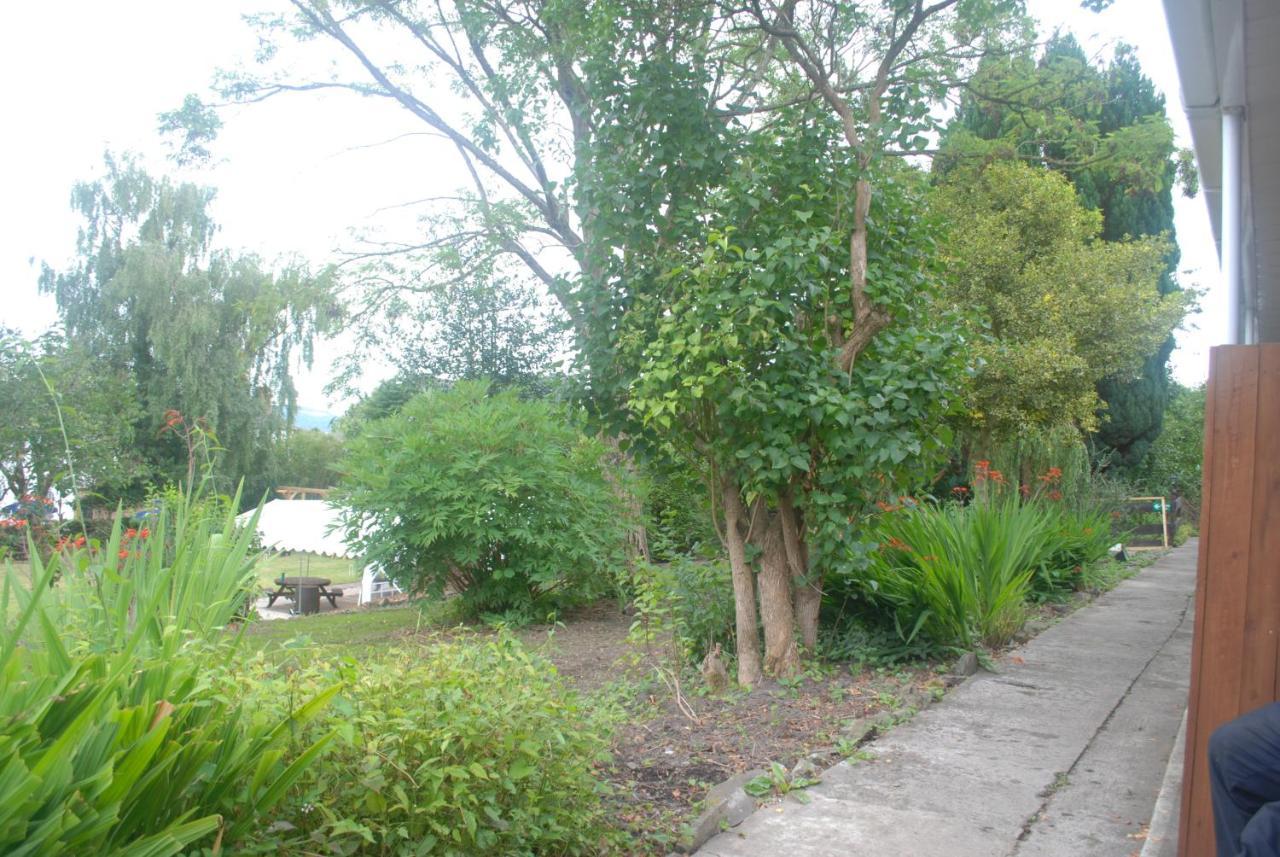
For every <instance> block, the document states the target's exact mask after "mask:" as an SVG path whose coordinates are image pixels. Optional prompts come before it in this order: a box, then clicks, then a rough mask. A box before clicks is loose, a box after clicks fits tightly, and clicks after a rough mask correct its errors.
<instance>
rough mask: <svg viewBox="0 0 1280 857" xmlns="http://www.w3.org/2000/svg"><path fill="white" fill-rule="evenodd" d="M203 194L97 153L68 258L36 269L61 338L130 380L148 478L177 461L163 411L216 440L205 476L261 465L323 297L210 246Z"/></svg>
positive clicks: (293, 278) (167, 474)
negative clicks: (98, 163)
mask: <svg viewBox="0 0 1280 857" xmlns="http://www.w3.org/2000/svg"><path fill="white" fill-rule="evenodd" d="M212 197H213V192H212V191H211V190H209V189H207V188H200V187H197V186H195V185H192V184H174V183H173V182H171V181H169V180H167V179H155V178H152V177H151V176H149V175H147V174H146V173H145V172H144V171H143V170H142V168H141V167H139V166H138V164H137V163H136V162H134V161H133V160H132V159H130V158H123V159H117V158H114V157H111V156H108V157H107V159H106V175H105V176H104V177H103V178H102V179H99V180H98V181H94V182H88V183H83V184H78V185H76V187H75V191H74V193H73V196H72V202H73V205H74V207H75V209H76V211H77V212H78V213H79V214H80V215H81V217H82V218H83V225H82V227H81V229H80V235H79V239H78V242H77V249H78V259H77V261H76V262H75V264H74V265H73V266H72V267H71V268H69V269H67V270H65V271H61V272H57V271H54V270H52V269H51V268H48V267H47V266H46V268H45V270H44V272H43V274H42V276H41V288H42V289H43V290H44V291H45V292H47V293H50V294H52V295H53V296H54V297H55V299H56V300H57V305H58V312H59V315H60V316H61V319H62V324H63V326H64V327H65V329H66V335H67V339H68V341H69V342H70V344H71V345H72V346H73V347H74V348H75V349H78V350H79V351H81V352H83V353H86V354H91V355H93V357H94V359H95V360H96V361H97V363H98V365H99V366H100V367H101V368H102V370H103V371H105V372H109V373H113V374H115V375H119V376H122V377H127V378H129V379H130V383H131V385H132V387H133V388H134V389H135V390H136V391H137V399H138V404H139V413H138V416H137V418H136V420H135V421H134V424H133V439H134V445H135V448H136V449H137V450H138V452H139V453H140V455H141V456H142V458H143V460H144V461H145V462H146V463H147V465H148V466H149V468H150V469H151V475H152V476H153V478H156V479H160V480H177V479H179V478H184V477H185V474H186V473H187V471H188V462H187V454H186V449H185V446H184V445H183V444H182V443H181V442H180V441H179V440H178V439H177V438H176V437H175V436H174V433H173V432H169V431H166V430H165V429H166V426H167V425H168V424H169V421H170V420H171V419H172V415H171V414H170V412H177V413H179V414H181V415H182V416H183V417H184V418H186V419H187V420H188V421H189V422H190V423H191V424H193V425H194V424H196V422H197V421H198V422H199V423H200V424H201V425H203V426H205V427H206V428H207V430H208V431H209V432H210V433H211V434H212V436H213V438H215V439H216V446H217V447H218V448H219V449H220V454H219V456H218V462H219V465H218V475H220V476H222V477H225V480H226V481H225V485H224V487H226V488H233V487H234V485H235V484H236V482H238V481H239V480H240V479H242V478H245V477H260V476H261V475H262V474H265V473H267V472H268V470H269V467H268V464H269V455H270V450H271V448H272V443H273V441H274V440H275V439H276V438H277V437H278V436H279V434H280V433H281V432H282V431H283V430H284V429H285V427H287V426H288V425H290V424H291V422H292V420H293V417H294V414H295V411H296V404H297V394H296V390H295V389H294V385H293V379H292V376H291V366H292V363H293V362H294V361H295V360H302V361H304V362H309V361H310V358H311V342H312V338H313V336H315V335H316V333H317V332H318V331H320V330H322V329H323V328H324V326H325V325H326V324H327V323H328V322H329V320H330V319H329V315H328V309H329V303H328V297H327V296H328V291H327V286H326V283H325V281H324V279H323V278H315V277H312V276H310V275H309V274H308V273H307V271H306V270H305V269H302V268H291V269H287V270H285V271H283V272H281V273H279V274H272V273H269V272H267V271H265V270H264V269H263V267H262V264H261V262H260V261H259V260H258V259H256V258H254V257H252V256H235V255H232V254H231V253H229V252H227V251H223V250H216V249H214V246H213V239H214V233H215V226H214V223H213V221H212V220H211V219H210V216H209V211H208V207H209V203H210V202H211V200H212ZM258 481H259V482H261V480H260V479H259V480H258ZM260 487H261V488H265V484H263V485H261V486H260ZM132 490H133V492H134V493H137V492H140V491H141V490H143V484H142V483H141V482H136V483H135V484H134V485H133V486H132ZM249 496H250V497H251V499H256V498H253V497H252V495H249Z"/></svg>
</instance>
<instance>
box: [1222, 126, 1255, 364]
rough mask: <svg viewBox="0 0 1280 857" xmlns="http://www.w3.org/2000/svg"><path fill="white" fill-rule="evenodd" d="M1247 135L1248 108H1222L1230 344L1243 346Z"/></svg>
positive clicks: (1246, 334) (1224, 245)
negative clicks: (1243, 144) (1244, 149)
mask: <svg viewBox="0 0 1280 857" xmlns="http://www.w3.org/2000/svg"><path fill="white" fill-rule="evenodd" d="M1243 134H1244V108H1243V107H1224V108H1222V279H1223V282H1224V283H1225V285H1226V288H1227V301H1228V304H1227V344H1228V345H1243V344H1245V343H1246V342H1248V340H1249V339H1250V338H1251V337H1250V336H1249V332H1248V323H1247V315H1248V309H1247V307H1246V302H1245V295H1244V278H1243V277H1242V276H1241V274H1242V273H1243V267H1242V265H1241V254H1242V252H1243V249H1242V233H1241V229H1240V217H1241V205H1240V201H1241V191H1242V187H1241V180H1240V174H1241V170H1240V157H1241V148H1242V147H1241V145H1240V141H1241V140H1242V139H1243Z"/></svg>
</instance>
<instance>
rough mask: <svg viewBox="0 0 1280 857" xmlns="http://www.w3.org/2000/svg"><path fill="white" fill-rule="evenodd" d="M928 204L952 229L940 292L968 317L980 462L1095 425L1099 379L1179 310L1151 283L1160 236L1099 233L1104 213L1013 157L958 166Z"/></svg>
mask: <svg viewBox="0 0 1280 857" xmlns="http://www.w3.org/2000/svg"><path fill="white" fill-rule="evenodd" d="M934 204H935V206H936V208H937V211H938V214H939V215H940V216H941V217H942V218H944V219H945V220H946V221H947V222H949V223H950V224H951V228H950V230H949V231H948V235H947V238H946V240H945V242H944V244H943V248H944V255H945V257H946V265H947V272H948V276H947V287H946V289H947V295H948V298H949V299H950V302H951V303H952V305H954V306H956V307H962V308H965V310H966V311H968V313H969V314H970V316H971V318H972V319H973V322H974V331H973V335H972V337H971V345H970V355H971V357H972V358H973V362H974V365H975V370H974V373H973V375H972V376H971V380H970V384H969V388H968V396H967V398H968V402H967V404H968V409H967V414H966V418H965V423H966V424H967V427H968V430H969V432H970V433H971V434H973V435H974V436H976V437H977V438H978V441H977V442H978V443H979V445H980V447H988V448H980V449H978V450H977V451H978V452H979V453H980V455H979V457H990V456H989V454H987V453H989V452H990V449H989V446H990V444H991V443H993V442H998V441H1003V440H1010V439H1013V438H1016V437H1017V436H1019V435H1021V434H1024V433H1027V432H1030V431H1034V430H1036V429H1040V428H1045V429H1052V428H1055V427H1062V426H1066V427H1074V428H1076V429H1078V430H1080V431H1082V432H1090V431H1092V430H1094V429H1096V427H1097V419H1098V417H1097V412H1098V406H1099V403H1098V396H1097V391H1096V390H1097V384H1098V382H1099V381H1100V380H1101V379H1102V378H1103V377H1104V376H1108V375H1110V376H1114V377H1121V378H1123V377H1125V376H1126V373H1128V374H1129V375H1132V374H1135V373H1136V372H1137V371H1138V370H1139V368H1140V366H1141V365H1142V360H1143V357H1144V355H1146V354H1148V353H1149V352H1150V351H1151V349H1152V348H1153V347H1155V345H1156V344H1158V343H1159V342H1162V341H1163V340H1164V339H1165V338H1167V337H1168V335H1169V332H1170V331H1171V330H1172V329H1173V328H1174V327H1175V326H1176V325H1177V324H1178V323H1179V321H1180V320H1181V319H1182V315H1183V312H1184V311H1185V305H1186V302H1185V299H1184V297H1185V296H1184V295H1183V294H1182V293H1176V294H1170V295H1163V296H1162V295H1161V294H1160V293H1159V292H1158V291H1157V290H1156V289H1155V288H1154V283H1155V281H1156V280H1157V279H1159V277H1160V274H1161V272H1162V271H1163V270H1164V258H1165V253H1166V252H1167V248H1166V246H1165V242H1164V240H1163V239H1162V238H1143V239H1137V240H1126V241H1114V242H1111V241H1098V240H1096V239H1097V238H1098V236H1099V233H1100V232H1101V228H1102V222H1101V221H1102V218H1101V215H1100V213H1098V212H1097V211H1096V210H1095V211H1091V210H1089V209H1086V208H1085V207H1084V206H1082V205H1081V204H1080V201H1079V198H1078V197H1077V194H1076V192H1075V190H1074V189H1073V187H1072V185H1071V184H1070V182H1068V181H1067V180H1066V178H1065V177H1063V176H1062V175H1060V174H1058V173H1056V172H1051V171H1047V170H1044V169H1041V168H1039V167H1034V166H1030V165H1027V164H1025V163H1022V162H1020V161H997V162H996V163H993V164H991V165H990V166H987V167H986V168H981V169H972V168H964V169H957V170H956V171H954V172H952V173H950V174H949V175H948V177H947V179H946V181H945V182H944V183H943V184H942V185H941V186H940V187H939V188H938V189H937V191H936V192H935V197H934Z"/></svg>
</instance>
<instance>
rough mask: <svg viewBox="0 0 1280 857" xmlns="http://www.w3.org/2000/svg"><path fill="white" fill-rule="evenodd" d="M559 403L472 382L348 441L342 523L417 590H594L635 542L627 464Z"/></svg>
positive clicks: (584, 593) (486, 599) (518, 593)
mask: <svg viewBox="0 0 1280 857" xmlns="http://www.w3.org/2000/svg"><path fill="white" fill-rule="evenodd" d="M605 453H606V451H605V449H604V448H603V446H602V445H601V444H600V443H597V442H596V441H593V440H591V439H589V438H587V437H584V436H583V435H582V434H581V433H580V432H579V431H578V430H577V429H576V428H575V427H574V426H573V425H572V424H571V423H570V421H569V419H568V418H567V416H566V415H565V414H564V413H563V412H562V411H561V410H559V409H557V408H556V407H555V406H554V405H552V404H550V403H548V402H544V401H538V400H522V399H520V398H519V397H518V395H517V394H516V393H514V392H510V391H508V392H503V393H498V394H495V395H489V393H488V389H487V387H486V386H485V385H484V384H480V383H473V382H465V383H459V384H457V385H455V386H454V387H453V388H452V389H450V390H446V391H430V392H427V393H423V394H421V395H419V396H417V397H415V398H414V399H412V400H410V401H409V402H408V403H406V404H405V406H404V407H403V408H402V409H401V410H400V411H399V412H397V413H395V414H392V415H391V416H388V417H385V418H383V419H380V420H376V421H373V422H371V423H369V424H367V425H365V426H363V427H362V429H361V431H360V434H359V435H358V436H356V437H355V438H353V439H352V440H351V441H350V443H349V455H348V458H347V460H346V463H345V468H344V469H345V471H346V473H347V476H346V477H345V478H344V480H343V483H342V487H343V492H342V497H341V499H340V501H339V502H341V503H343V504H345V505H346V507H347V508H348V513H347V515H346V519H345V523H346V525H347V528H348V531H349V532H350V534H351V537H352V539H353V540H354V541H355V542H357V543H358V544H359V546H360V549H361V551H362V552H363V554H364V555H365V558H366V559H367V560H369V561H372V562H375V563H378V564H379V565H381V566H382V567H383V568H385V569H386V570H387V573H388V574H389V575H390V576H391V577H392V578H393V579H394V580H395V581H396V582H397V583H399V584H400V585H401V587H403V588H406V589H411V590H415V591H420V592H427V593H431V594H434V595H436V596H441V595H443V594H444V593H445V592H446V590H452V591H456V592H458V593H459V594H460V596H461V598H462V600H463V603H464V604H465V605H466V606H467V608H468V611H469V612H470V613H472V614H473V615H474V614H480V613H483V612H487V611H492V612H500V611H506V610H511V609H513V608H522V607H529V606H531V605H535V604H537V605H538V606H539V608H540V607H541V605H542V604H544V603H549V604H550V605H551V606H554V605H556V604H559V603H563V602H564V601H572V600H581V599H585V598H589V597H594V596H596V595H599V594H600V593H602V592H604V591H606V590H607V589H608V588H609V586H610V584H611V578H610V576H609V575H607V574H601V573H600V570H601V569H602V568H607V567H608V566H610V565H612V564H614V563H616V562H617V561H618V560H619V559H620V558H621V555H622V552H623V551H624V550H625V546H626V537H627V530H628V525H627V517H628V516H627V514H626V508H627V506H628V504H627V503H625V502H624V497H623V492H624V491H625V486H624V485H623V484H622V480H623V478H624V474H623V473H622V472H620V471H611V472H610V473H608V474H606V473H605V471H604V469H603V464H602V462H603V460H604V458H605Z"/></svg>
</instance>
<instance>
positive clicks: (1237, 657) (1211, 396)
mask: <svg viewBox="0 0 1280 857" xmlns="http://www.w3.org/2000/svg"><path fill="white" fill-rule="evenodd" d="M1205 411H1206V412H1205V444H1204V491H1203V502H1202V505H1201V510H1200V556H1199V569H1198V573H1197V585H1196V619H1195V636H1194V640H1193V642H1192V652H1191V694H1190V699H1189V701H1188V715H1187V756H1186V761H1185V769H1184V771H1185V772H1184V779H1183V798H1182V819H1181V829H1180V844H1181V847H1180V850H1179V853H1180V854H1181V855H1183V857H1212V855H1213V854H1214V844H1213V813H1212V807H1211V804H1210V799H1209V777H1208V758H1207V755H1206V750H1207V747H1208V741H1209V736H1210V735H1211V734H1212V732H1213V730H1214V729H1216V728H1217V727H1218V726H1219V725H1221V724H1222V723H1225V722H1226V721H1228V720H1230V719H1232V718H1233V717H1236V716H1237V715H1239V714H1243V713H1244V712H1246V711H1251V710H1253V709H1254V708H1257V707H1259V706H1261V705H1265V704H1267V703H1269V702H1272V701H1274V700H1275V699H1276V698H1277V689H1278V687H1280V675H1278V665H1280V660H1278V652H1277V644H1278V641H1280V344H1275V345H1249V346H1239V345H1232V346H1221V347H1218V348H1215V349H1213V351H1212V353H1211V356H1210V359H1209V387H1208V395H1207V397H1206V408H1205Z"/></svg>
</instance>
